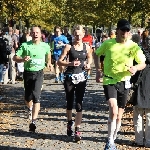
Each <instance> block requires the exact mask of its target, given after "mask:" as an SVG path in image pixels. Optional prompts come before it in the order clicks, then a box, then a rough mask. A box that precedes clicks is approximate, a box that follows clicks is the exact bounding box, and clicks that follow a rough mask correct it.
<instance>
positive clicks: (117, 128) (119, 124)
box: [114, 122, 121, 140]
mask: <svg viewBox="0 0 150 150" xmlns="http://www.w3.org/2000/svg"><path fill="white" fill-rule="evenodd" d="M120 127H121V122H118V123H116V130H115V132H114V140H115V139H116V137H117V133H118V131H119V130H120Z"/></svg>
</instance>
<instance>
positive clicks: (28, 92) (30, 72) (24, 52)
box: [13, 27, 51, 132]
mask: <svg viewBox="0 0 150 150" xmlns="http://www.w3.org/2000/svg"><path fill="white" fill-rule="evenodd" d="M31 35H32V41H29V42H25V43H23V44H22V45H21V47H20V48H19V49H18V51H17V52H16V55H15V56H14V58H13V60H14V61H16V62H17V63H20V62H24V69H25V70H24V88H25V103H26V105H27V107H28V109H29V114H30V115H31V116H32V122H31V123H30V125H29V131H32V132H35V129H36V124H35V123H36V119H37V117H38V113H39V110H40V95H41V88H42V83H43V69H44V67H45V59H46V60H47V61H46V63H47V67H51V53H50V46H49V45H48V44H46V43H44V42H41V30H40V28H39V27H33V28H32V31H31Z"/></svg>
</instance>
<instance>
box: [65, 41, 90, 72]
mask: <svg viewBox="0 0 150 150" xmlns="http://www.w3.org/2000/svg"><path fill="white" fill-rule="evenodd" d="M68 55H69V62H72V61H74V60H76V59H77V58H78V60H79V61H80V63H81V64H80V65H79V66H68V67H67V68H66V71H65V74H78V73H81V72H83V71H84V61H85V60H86V55H87V50H86V45H85V44H83V50H81V51H77V50H75V48H74V46H71V48H70V51H69V53H68Z"/></svg>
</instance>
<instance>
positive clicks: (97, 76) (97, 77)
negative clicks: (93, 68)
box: [96, 71, 101, 83]
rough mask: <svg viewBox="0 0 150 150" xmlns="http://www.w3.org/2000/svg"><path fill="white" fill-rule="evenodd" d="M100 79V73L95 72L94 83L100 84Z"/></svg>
mask: <svg viewBox="0 0 150 150" xmlns="http://www.w3.org/2000/svg"><path fill="white" fill-rule="evenodd" d="M100 79H101V72H100V71H97V72H96V82H97V83H100V82H101V81H100Z"/></svg>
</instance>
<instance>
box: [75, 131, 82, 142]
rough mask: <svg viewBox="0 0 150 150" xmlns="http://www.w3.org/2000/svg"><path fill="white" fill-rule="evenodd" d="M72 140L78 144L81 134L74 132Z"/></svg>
mask: <svg viewBox="0 0 150 150" xmlns="http://www.w3.org/2000/svg"><path fill="white" fill-rule="evenodd" d="M74 139H75V142H79V141H80V140H81V133H80V132H79V131H76V132H75V135H74Z"/></svg>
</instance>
